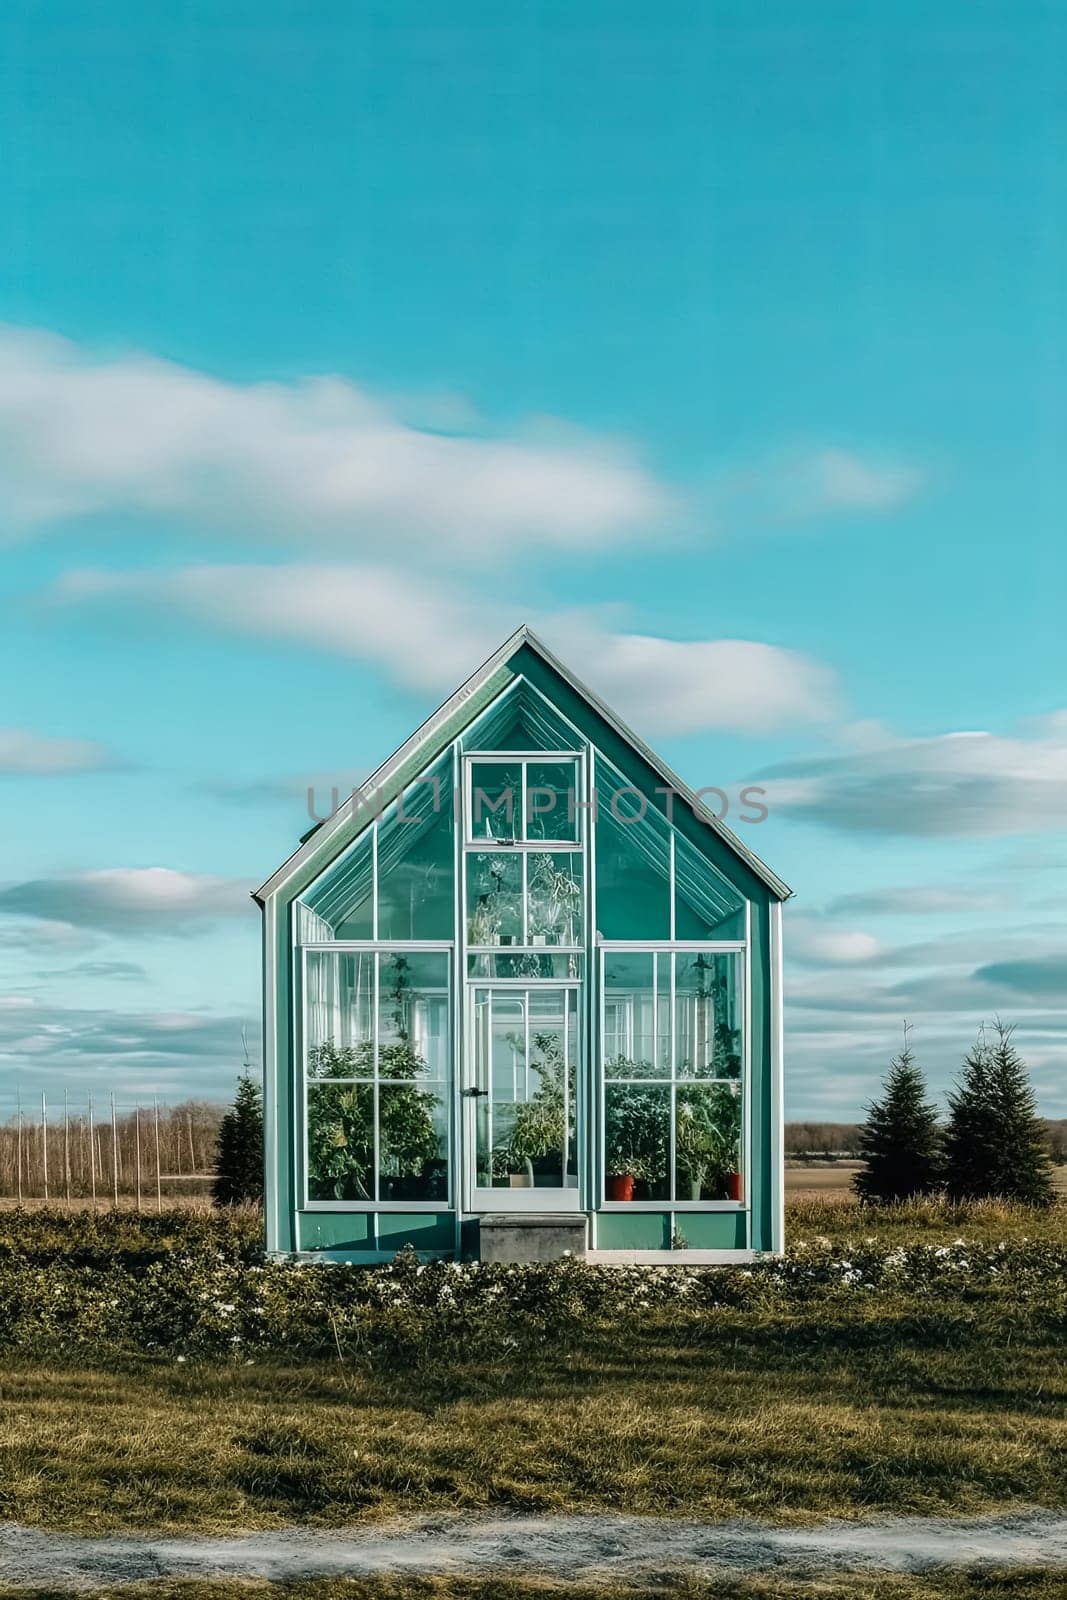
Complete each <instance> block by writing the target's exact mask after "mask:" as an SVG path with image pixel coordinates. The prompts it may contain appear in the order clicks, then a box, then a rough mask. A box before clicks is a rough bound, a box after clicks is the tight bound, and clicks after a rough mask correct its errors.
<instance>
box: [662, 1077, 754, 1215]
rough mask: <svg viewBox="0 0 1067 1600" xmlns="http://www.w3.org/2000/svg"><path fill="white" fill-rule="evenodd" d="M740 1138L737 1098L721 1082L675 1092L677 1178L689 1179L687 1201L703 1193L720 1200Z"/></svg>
mask: <svg viewBox="0 0 1067 1600" xmlns="http://www.w3.org/2000/svg"><path fill="white" fill-rule="evenodd" d="M740 1138H741V1096H740V1094H739V1093H735V1092H734V1090H733V1089H732V1088H731V1087H730V1085H728V1084H725V1083H716V1084H712V1085H711V1086H710V1087H708V1086H706V1085H703V1084H701V1085H692V1086H689V1085H686V1086H684V1087H682V1088H680V1089H679V1090H678V1100H677V1106H676V1110H675V1119H674V1140H675V1152H676V1160H677V1166H678V1173H679V1177H681V1175H682V1174H683V1173H684V1174H685V1176H686V1177H687V1178H688V1180H689V1184H690V1189H691V1198H692V1199H694V1200H699V1199H700V1198H701V1196H702V1195H703V1194H704V1192H705V1190H709V1191H710V1192H711V1195H712V1196H714V1197H716V1198H720V1197H722V1196H723V1195H725V1193H726V1178H727V1174H728V1173H731V1172H736V1171H737V1163H738V1148H739V1144H740Z"/></svg>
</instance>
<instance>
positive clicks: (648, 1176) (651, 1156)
mask: <svg viewBox="0 0 1067 1600" xmlns="http://www.w3.org/2000/svg"><path fill="white" fill-rule="evenodd" d="M670 1125H671V1089H670V1086H669V1085H668V1084H654V1085H653V1084H647V1085H646V1084H630V1083H626V1084H622V1083H609V1084H608V1085H607V1087H606V1088H605V1090H604V1154H605V1171H606V1176H607V1193H606V1198H607V1199H608V1200H666V1199H667V1198H669V1196H670V1187H671V1186H670V1174H669V1171H668V1154H669V1147H670V1131H671V1128H670Z"/></svg>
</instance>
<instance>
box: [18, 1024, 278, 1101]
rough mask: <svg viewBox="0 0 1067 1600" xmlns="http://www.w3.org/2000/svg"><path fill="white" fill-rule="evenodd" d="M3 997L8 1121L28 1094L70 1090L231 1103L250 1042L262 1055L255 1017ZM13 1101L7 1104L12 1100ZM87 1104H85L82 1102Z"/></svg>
mask: <svg viewBox="0 0 1067 1600" xmlns="http://www.w3.org/2000/svg"><path fill="white" fill-rule="evenodd" d="M12 998H14V999H15V1000H16V1002H17V1003H16V1004H14V1005H8V1004H6V1003H5V1001H4V1000H3V999H0V1079H2V1080H3V1081H4V1083H5V1086H6V1092H5V1091H4V1090H0V1116H5V1115H8V1114H9V1113H10V1110H11V1109H13V1105H12V1101H13V1099H14V1095H13V1093H12V1092H11V1091H12V1090H13V1088H14V1082H15V1074H16V1073H17V1074H18V1086H19V1089H20V1090H21V1091H22V1093H23V1094H24V1095H29V1094H32V1093H38V1094H39V1093H40V1092H41V1090H42V1089H43V1090H47V1091H48V1092H49V1098H50V1099H51V1097H52V1095H53V1094H55V1095H56V1096H57V1097H58V1095H59V1094H61V1093H62V1091H63V1089H65V1088H69V1089H70V1090H71V1095H72V1104H74V1097H75V1096H78V1095H81V1096H84V1095H86V1094H88V1093H90V1092H92V1091H94V1090H95V1091H96V1092H97V1093H104V1094H106V1093H108V1092H109V1091H110V1092H113V1093H114V1094H116V1096H117V1097H118V1098H119V1100H120V1102H122V1103H127V1104H130V1105H132V1104H134V1103H135V1102H140V1103H141V1104H144V1103H145V1102H146V1101H147V1102H148V1103H151V1100H152V1098H153V1096H154V1095H159V1097H160V1098H162V1099H170V1100H171V1101H174V1100H180V1099H185V1098H186V1097H188V1096H190V1095H193V1096H196V1097H198V1098H212V1099H229V1098H230V1096H231V1095H232V1092H233V1084H234V1080H235V1077H236V1074H237V1070H238V1068H239V1066H240V1063H241V1059H242V1053H243V1050H244V1046H245V1042H246V1041H247V1043H248V1045H249V1048H251V1049H252V1050H253V1051H255V1053H257V1054H258V1050H257V1048H256V1047H257V1042H258V1034H259V1030H258V1026H257V1023H256V1020H255V1018H254V1017H251V1016H250V1017H248V1018H242V1017H240V1016H236V1015H235V1016H220V1015H208V1014H202V1013H194V1012H188V1011H170V1012H150V1011H130V1012H127V1011H115V1010H106V1009H90V1008H88V1007H85V1008H79V1007H71V1006H63V1005H51V1004H48V1003H47V1002H45V1001H38V1000H34V999H31V998H28V997H22V996H17V997H12ZM5 1102H6V1103H5ZM80 1103H81V1105H82V1106H84V1104H85V1101H84V1099H82V1100H81V1102H80Z"/></svg>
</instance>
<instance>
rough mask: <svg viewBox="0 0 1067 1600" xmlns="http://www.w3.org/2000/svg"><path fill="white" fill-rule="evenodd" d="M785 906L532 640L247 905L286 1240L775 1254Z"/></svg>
mask: <svg viewBox="0 0 1067 1600" xmlns="http://www.w3.org/2000/svg"><path fill="white" fill-rule="evenodd" d="M788 894H789V890H788V888H787V887H786V885H785V884H783V883H782V882H781V880H780V879H779V878H777V877H776V876H775V874H774V873H773V872H771V871H770V870H769V868H767V867H766V866H764V864H763V863H762V862H761V861H760V860H759V859H758V857H757V856H755V855H754V854H753V853H752V851H751V850H749V849H748V848H747V847H746V845H745V844H744V843H742V841H741V840H740V839H738V838H737V837H736V836H735V835H734V834H733V833H732V832H731V831H730V830H729V829H728V828H727V827H726V826H725V824H724V823H723V822H721V821H720V820H719V819H718V817H717V815H716V813H715V811H714V810H712V809H709V808H708V807H707V806H705V805H704V804H703V802H702V800H701V799H700V797H699V795H698V794H697V793H695V792H694V791H693V790H691V789H689V788H688V787H687V786H686V785H685V784H684V783H683V782H682V780H681V779H680V778H677V777H675V776H674V774H673V773H671V772H670V770H669V769H668V768H667V767H666V766H665V765H664V763H663V762H662V761H661V760H660V759H659V757H658V756H656V755H655V754H654V753H653V752H652V751H651V750H650V749H649V748H648V747H647V746H646V745H645V744H644V743H643V742H642V741H641V740H640V739H639V738H638V737H637V735H636V734H634V733H632V732H631V731H630V730H629V729H627V728H626V727H625V725H624V724H623V723H622V722H621V721H620V720H619V718H618V717H617V716H616V715H615V714H614V713H613V712H612V711H611V710H610V709H609V708H608V707H607V706H605V705H604V704H603V703H602V702H601V701H600V700H599V699H598V698H597V696H596V695H594V694H593V693H592V692H591V691H590V690H589V689H587V688H586V687H585V686H584V685H582V684H581V683H580V682H579V681H578V680H577V679H576V678H575V677H574V675H573V674H572V673H571V672H570V671H569V669H568V668H567V667H566V666H565V665H564V664H563V663H562V662H561V661H559V660H558V659H556V657H555V656H553V655H552V654H551V652H550V651H549V650H547V649H546V648H545V646H544V645H543V644H542V643H541V642H540V641H539V640H538V639H537V638H536V637H535V636H534V635H533V634H532V633H531V632H530V630H529V629H528V628H522V629H520V630H519V632H518V633H517V634H515V635H514V636H513V637H512V638H511V639H509V640H508V641H507V643H506V644H504V645H503V646H502V647H501V649H500V650H498V651H497V652H496V653H495V655H493V656H492V657H491V658H490V659H489V661H487V662H486V663H485V664H484V665H483V666H482V667H481V668H479V670H478V671H477V672H476V673H475V674H474V676H473V677H472V678H470V679H469V680H468V682H467V683H465V684H464V685H463V686H462V687H461V688H460V689H459V690H457V692H456V693H455V694H454V695H453V696H452V697H451V698H450V699H449V700H448V701H446V702H445V704H444V705H443V706H441V707H440V708H439V710H438V711H436V712H435V713H434V715H433V716H432V717H430V719H429V720H428V721H427V722H426V723H424V724H423V726H422V727H421V728H419V729H418V731H417V732H416V733H415V734H413V735H412V737H411V738H410V739H409V740H408V741H407V742H406V743H405V744H404V745H403V746H401V748H400V749H399V750H398V751H397V752H396V753H395V754H394V755H393V756H391V757H390V759H389V760H388V761H387V762H386V763H385V764H384V765H383V766H382V767H380V768H379V770H378V771H377V772H376V773H375V774H374V775H373V777H372V778H371V779H369V780H368V782H367V783H366V784H364V785H363V786H362V788H361V789H359V790H357V791H356V792H355V793H354V794H353V795H351V796H350V797H349V798H348V800H346V801H345V803H344V804H343V805H341V806H340V807H339V808H338V809H337V810H336V811H335V812H334V813H333V815H332V816H330V817H329V818H328V819H327V820H326V821H324V822H322V823H320V824H318V825H317V826H316V827H314V828H313V829H312V831H311V832H310V833H309V834H308V835H306V836H305V838H304V840H303V842H302V844H301V845H300V848H299V849H298V850H297V851H296V852H295V854H294V855H293V856H291V857H290V859H289V860H288V861H287V862H286V863H285V864H284V865H283V866H282V867H281V868H280V869H279V870H278V872H276V873H275V874H274V875H273V877H271V878H270V879H269V880H268V881H267V882H266V883H265V884H264V885H263V887H262V888H261V889H260V890H259V891H257V895H256V898H257V900H258V901H259V902H260V904H261V906H262V909H263V927H264V1041H265V1096H264V1106H265V1115H266V1136H267V1172H266V1209H267V1233H268V1246H269V1248H270V1249H271V1250H272V1251H275V1252H278V1253H282V1254H291V1255H297V1256H308V1257H324V1258H326V1259H340V1260H351V1261H372V1260H380V1259H382V1258H387V1257H389V1256H391V1255H392V1254H394V1253H395V1252H396V1251H397V1250H399V1249H401V1248H403V1247H405V1246H409V1245H410V1246H413V1247H414V1248H415V1249H416V1250H418V1251H419V1253H420V1254H423V1255H426V1256H427V1257H429V1256H443V1257H455V1258H458V1259H478V1258H479V1257H482V1258H484V1259H513V1260H526V1259H538V1258H543V1257H544V1256H546V1255H549V1256H550V1255H558V1254H562V1253H564V1252H566V1251H570V1252H571V1253H574V1254H582V1255H588V1256H589V1257H590V1258H592V1259H595V1260H604V1261H620V1262H622V1261H629V1262H633V1261H649V1262H652V1261H661V1260H670V1259H677V1252H678V1251H685V1252H687V1254H686V1259H687V1260H693V1261H701V1260H703V1261H733V1260H745V1259H748V1258H750V1257H751V1256H753V1255H755V1254H759V1253H761V1252H767V1251H777V1250H780V1249H781V1247H782V1200H783V1195H782V1183H783V1173H782V983H781V961H782V933H781V926H782V902H783V900H784V899H785V898H786V897H787V896H788Z"/></svg>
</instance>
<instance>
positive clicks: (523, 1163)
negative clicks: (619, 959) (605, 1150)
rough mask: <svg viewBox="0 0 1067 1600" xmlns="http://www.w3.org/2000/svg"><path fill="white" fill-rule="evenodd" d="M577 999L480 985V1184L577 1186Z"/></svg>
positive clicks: (571, 994) (557, 992)
mask: <svg viewBox="0 0 1067 1600" xmlns="http://www.w3.org/2000/svg"><path fill="white" fill-rule="evenodd" d="M577 1004H578V1002H577V993H576V991H575V990H566V989H551V988H544V989H526V990H516V991H510V990H486V989H480V990H477V991H476V992H475V997H474V1043H475V1087H476V1088H477V1089H479V1090H481V1091H483V1092H482V1093H480V1094H479V1095H478V1097H477V1100H476V1105H477V1112H476V1128H477V1138H476V1146H477V1173H478V1180H477V1181H478V1184H479V1186H480V1187H482V1188H497V1189H500V1188H505V1189H506V1188H523V1189H525V1188H537V1189H560V1188H574V1187H576V1186H577V1182H578V1177H577V1172H578V1168H577V1153H576V1148H575V1116H574V1109H575V1094H576V1084H577V1060H578V1029H577V1015H578V1011H577Z"/></svg>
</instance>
